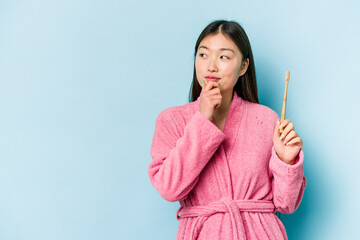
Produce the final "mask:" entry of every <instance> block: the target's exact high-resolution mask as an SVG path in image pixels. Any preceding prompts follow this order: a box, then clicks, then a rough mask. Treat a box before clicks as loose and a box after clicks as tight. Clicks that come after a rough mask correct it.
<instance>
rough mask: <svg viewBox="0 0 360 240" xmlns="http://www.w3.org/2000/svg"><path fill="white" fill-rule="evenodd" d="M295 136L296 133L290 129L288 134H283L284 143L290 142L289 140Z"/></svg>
mask: <svg viewBox="0 0 360 240" xmlns="http://www.w3.org/2000/svg"><path fill="white" fill-rule="evenodd" d="M296 137H297V133H296V132H295V131H294V130H291V131H290V132H289V134H288V135H286V136H285V139H284V144H286V143H288V142H290V140H292V139H293V138H296Z"/></svg>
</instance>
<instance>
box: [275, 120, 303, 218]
mask: <svg viewBox="0 0 360 240" xmlns="http://www.w3.org/2000/svg"><path fill="white" fill-rule="evenodd" d="M277 119H278V118H276V121H277ZM303 162H304V152H303V150H302V149H301V150H300V152H299V154H298V156H297V157H296V159H295V164H294V165H290V164H287V163H285V162H283V161H282V160H281V159H280V158H279V157H278V155H277V154H276V151H275V148H274V145H273V146H272V149H271V158H270V163H269V168H270V170H271V172H272V174H273V177H272V189H273V202H274V205H275V207H276V211H278V212H280V213H284V214H291V213H293V212H295V210H296V209H297V208H298V206H299V205H300V202H301V200H302V197H303V194H304V190H305V187H306V178H305V176H304V168H303Z"/></svg>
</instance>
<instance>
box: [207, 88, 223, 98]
mask: <svg viewBox="0 0 360 240" xmlns="http://www.w3.org/2000/svg"><path fill="white" fill-rule="evenodd" d="M207 94H208V95H209V96H210V95H221V91H220V89H219V88H213V89H211V90H209V91H208V92H207Z"/></svg>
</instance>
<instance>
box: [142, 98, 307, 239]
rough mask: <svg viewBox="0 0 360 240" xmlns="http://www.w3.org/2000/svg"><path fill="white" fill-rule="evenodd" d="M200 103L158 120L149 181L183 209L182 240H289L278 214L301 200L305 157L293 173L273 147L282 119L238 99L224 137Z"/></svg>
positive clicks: (171, 110)
mask: <svg viewBox="0 0 360 240" xmlns="http://www.w3.org/2000/svg"><path fill="white" fill-rule="evenodd" d="M199 107H200V97H199V98H198V99H197V100H196V101H194V102H191V103H187V104H185V105H182V106H175V107H170V108H167V109H165V110H163V111H162V112H161V113H160V114H159V115H158V117H157V119H156V123H155V132H154V135H153V141H152V144H151V149H150V154H151V156H152V162H151V163H150V165H149V167H148V174H149V178H150V181H151V183H152V185H153V186H154V187H155V188H156V190H157V191H158V192H159V193H160V195H161V196H162V197H163V198H164V199H166V200H167V201H170V202H175V201H179V203H180V208H179V210H178V211H177V213H176V217H177V219H178V220H179V221H180V222H179V228H178V232H177V236H176V239H177V240H182V239H185V240H188V239H204V240H205V239H206V240H218V239H222V240H227V239H228V240H238V239H247V240H248V239H287V234H286V230H285V228H284V225H283V224H282V222H281V221H280V219H279V218H278V217H277V216H276V215H275V212H276V211H278V212H281V213H285V214H291V213H293V212H294V211H295V210H296V209H297V208H298V206H299V205H300V202H301V200H302V197H303V193H304V190H305V187H306V178H305V176H304V173H303V161H304V153H303V150H301V151H300V152H299V155H298V156H297V159H296V162H295V164H294V165H289V164H286V163H285V162H283V161H281V160H280V159H279V158H278V156H277V154H276V152H275V150H274V146H273V140H272V138H273V133H274V129H275V126H276V122H277V120H278V119H279V116H278V115H277V113H276V112H274V111H273V110H272V109H270V108H268V107H266V106H264V105H261V104H256V103H251V102H248V101H246V100H243V99H242V98H241V97H239V96H238V95H237V94H236V92H234V97H233V100H232V102H231V105H230V109H229V112H228V115H227V118H226V121H225V126H224V131H223V132H222V131H221V130H220V129H219V128H218V127H217V126H216V125H215V124H214V122H213V121H209V120H208V119H207V118H206V117H205V116H204V115H202V114H201V113H200V111H199Z"/></svg>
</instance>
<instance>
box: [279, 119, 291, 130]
mask: <svg viewBox="0 0 360 240" xmlns="http://www.w3.org/2000/svg"><path fill="white" fill-rule="evenodd" d="M289 122H290V119H285V120H284V121H282V122H281V124H280V128H284V127H286V126H287V125H288V123H289ZM280 128H279V129H280Z"/></svg>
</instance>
